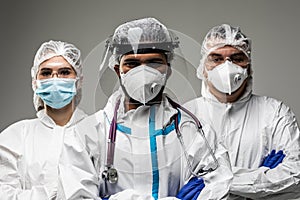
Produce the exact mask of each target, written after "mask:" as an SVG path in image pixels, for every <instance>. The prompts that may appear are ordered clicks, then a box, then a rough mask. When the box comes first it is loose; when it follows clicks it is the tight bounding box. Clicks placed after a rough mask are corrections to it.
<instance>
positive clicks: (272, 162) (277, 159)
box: [261, 149, 285, 169]
mask: <svg viewBox="0 0 300 200" xmlns="http://www.w3.org/2000/svg"><path fill="white" fill-rule="evenodd" d="M284 157H285V154H284V153H283V151H282V150H280V151H278V152H277V153H275V150H274V149H273V150H272V151H271V153H270V154H269V155H267V156H266V157H265V158H264V161H263V163H262V165H261V166H265V167H269V168H270V169H273V168H275V167H277V165H278V164H279V163H281V162H282V160H283V158H284Z"/></svg>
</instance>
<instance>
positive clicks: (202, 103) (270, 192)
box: [184, 77, 300, 200]
mask: <svg viewBox="0 0 300 200" xmlns="http://www.w3.org/2000/svg"><path fill="white" fill-rule="evenodd" d="M247 84H248V85H247V88H246V92H245V93H244V94H243V96H242V97H241V98H240V99H239V100H237V101H236V102H234V103H220V102H219V101H218V100H217V99H216V98H215V97H214V96H213V95H212V94H211V93H210V92H209V90H208V87H207V86H206V85H205V82H204V81H202V96H203V97H200V98H197V99H195V100H192V101H190V102H188V103H186V104H185V105H184V106H185V107H186V108H188V109H189V110H190V111H191V112H193V113H195V114H196V116H197V117H199V118H201V119H203V120H204V121H206V122H210V123H212V126H213V128H214V129H215V131H216V132H217V134H218V136H219V137H220V139H221V141H223V143H224V146H225V147H226V148H228V151H229V156H230V161H231V164H232V170H233V173H234V179H233V183H232V186H231V189H230V190H231V193H232V194H234V195H240V196H243V197H248V198H251V199H265V200H266V199H278V200H279V199H280V200H282V199H299V198H300V182H299V181H300V133H299V127H298V125H297V121H296V118H295V115H294V114H293V112H292V111H291V110H290V108H289V107H287V106H286V105H284V104H283V103H282V102H281V101H278V100H275V99H273V98H270V97H265V96H257V95H254V94H252V78H251V77H249V80H248V83H247ZM272 149H275V150H276V152H277V151H279V150H283V152H284V154H286V157H285V158H284V160H283V161H282V163H281V164H279V165H278V166H277V167H276V168H274V169H269V168H267V167H260V165H261V164H262V162H263V159H264V157H266V156H267V155H268V154H269V153H270V152H271V151H272ZM234 195H231V197H232V199H244V198H243V197H238V196H234ZM234 197H235V198H234Z"/></svg>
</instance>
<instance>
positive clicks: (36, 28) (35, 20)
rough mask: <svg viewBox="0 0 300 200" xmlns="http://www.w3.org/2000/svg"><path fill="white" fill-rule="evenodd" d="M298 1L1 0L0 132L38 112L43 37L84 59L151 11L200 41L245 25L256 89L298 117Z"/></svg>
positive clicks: (299, 98) (255, 90)
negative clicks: (36, 65)
mask: <svg viewBox="0 0 300 200" xmlns="http://www.w3.org/2000/svg"><path fill="white" fill-rule="evenodd" d="M299 4H300V2H299V1H298V0H286V1H274V0H226V1H225V0H219V1H216V0H208V1H200V0H194V1H189V0H180V1H178V0H177V1H176V0H151V1H150V0H148V1H145V0H134V1H133V0H132V1H129V0H128V1H124V0H118V1H115V0H111V1H104V0H97V1H96V0H93V1H88V0H87V1H84V0H64V1H16V0H4V1H1V8H0V19H1V37H0V38H1V39H0V40H1V52H0V55H1V73H0V76H1V77H0V88H1V104H0V112H1V114H0V115H1V117H0V119H1V123H0V131H1V130H3V129H4V128H5V127H7V126H8V125H9V124H11V123H13V122H15V121H18V120H20V119H27V118H33V117H35V110H34V107H33V104H32V94H33V92H32V89H31V76H30V68H31V65H32V62H33V57H34V54H35V52H36V50H37V49H38V47H39V46H40V45H41V43H42V42H44V41H47V40H49V39H55V40H64V41H69V42H71V43H74V44H75V45H76V46H77V47H78V48H80V49H81V51H82V58H83V59H84V58H86V57H87V56H88V55H89V54H90V52H91V51H92V50H93V49H94V48H95V46H96V45H97V44H99V43H101V42H102V41H103V40H105V38H106V37H107V36H109V35H110V34H111V33H112V32H113V30H114V29H115V28H116V27H117V26H118V25H119V24H121V23H123V22H125V21H128V20H132V19H136V18H141V17H147V16H153V17H156V18H157V19H159V20H160V21H161V22H163V23H164V24H165V25H167V26H168V27H169V28H171V29H174V30H177V31H180V32H182V33H185V34H186V35H188V36H190V37H191V38H193V39H195V40H196V41H198V42H201V40H202V39H203V37H204V36H205V34H206V33H207V31H208V30H209V29H210V28H211V27H213V26H215V25H219V24H221V23H230V24H232V25H234V26H240V27H241V29H242V30H243V31H244V32H245V33H246V34H247V35H248V36H249V37H250V38H251V39H252V44H253V46H252V59H253V64H252V66H253V70H254V75H253V76H254V93H256V94H260V95H268V96H271V97H275V98H277V99H279V100H282V101H283V102H285V103H286V104H287V105H288V106H290V107H291V108H292V110H293V111H294V113H295V114H296V116H297V117H298V118H300V96H299V87H300V80H299V78H298V77H299V75H300V67H299V63H298V59H299V57H300V54H299V46H300V39H299V38H300V25H299V24H300V23H299V19H300V12H299ZM85 78H87V77H85ZM198 83H199V84H200V82H198ZM87 110H88V112H91V111H92V109H90V110H89V109H87Z"/></svg>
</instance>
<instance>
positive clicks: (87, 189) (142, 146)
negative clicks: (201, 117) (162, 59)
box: [60, 90, 232, 200]
mask: <svg viewBox="0 0 300 200" xmlns="http://www.w3.org/2000/svg"><path fill="white" fill-rule="evenodd" d="M121 93H122V92H121V90H119V91H117V92H115V93H114V94H113V95H112V96H111V97H110V99H109V100H108V103H107V105H106V106H105V108H104V109H103V110H100V111H98V112H97V113H95V114H94V115H91V116H89V117H87V118H86V119H84V120H83V121H82V122H81V123H80V124H79V126H78V127H79V130H80V131H79V133H80V135H79V137H78V138H76V140H74V142H73V144H71V143H70V144H68V145H66V143H65V146H64V149H63V156H65V157H67V158H75V157H76V158H80V160H85V161H84V162H79V159H78V160H77V159H61V161H63V163H60V172H63V173H61V177H62V188H63V191H62V192H63V194H62V195H61V196H64V197H65V199H97V198H99V197H97V196H98V194H99V193H100V195H103V194H104V192H105V191H104V181H103V179H102V178H101V173H102V172H103V169H104V165H105V162H106V151H107V142H108V134H109V128H110V122H111V120H112V117H113V111H114V107H115V104H116V99H117V97H118V96H119V95H120V94H121ZM123 100H124V97H123V96H122V97H121V102H124V101H123ZM153 112H155V114H153ZM151 113H152V114H151ZM175 114H177V110H176V109H173V108H172V107H171V106H170V104H169V103H168V101H167V100H166V98H165V97H164V98H163V102H162V103H161V104H156V105H152V106H151V107H150V106H140V107H138V108H137V109H136V110H130V111H128V112H126V113H124V106H123V103H121V104H120V108H119V110H118V118H117V123H118V127H119V128H118V130H117V134H116V147H115V154H114V167H115V168H116V169H117V170H118V175H119V178H118V182H117V183H116V184H110V183H107V189H108V195H111V198H110V199H144V200H146V199H176V198H175V196H176V194H177V193H178V191H179V189H180V188H181V187H182V186H183V185H184V184H185V183H186V182H187V181H188V178H189V177H190V174H188V176H187V178H185V173H186V172H187V171H188V168H187V166H186V165H187V162H186V159H185V158H184V155H183V151H182V149H181V148H180V143H179V140H178V138H177V135H176V133H175V130H171V131H167V129H168V128H165V129H164V131H165V132H163V133H164V134H162V135H159V134H157V135H156V136H155V137H153V135H152V134H153V132H151V130H152V128H153V127H152V126H153V125H154V126H155V130H156V133H159V131H157V130H161V129H162V128H163V127H168V124H169V123H170V118H171V117H172V116H174V115H175ZM153 117H154V118H153ZM188 120H190V118H189V117H188V116H185V114H184V113H183V112H181V121H180V128H181V132H182V135H183V140H184V142H185V145H186V147H187V148H186V151H187V153H188V156H189V159H190V161H191V163H192V165H193V169H195V168H196V167H199V166H202V165H203V166H207V165H211V164H212V158H211V157H210V156H209V155H210V154H209V152H208V149H207V148H206V146H205V143H204V140H203V137H201V136H200V135H199V134H197V132H196V130H195V128H194V127H195V126H194V125H192V124H191V123H190V122H187V121H188ZM149 121H150V122H151V123H153V124H151V123H149ZM183 122H186V123H184V124H183ZM203 129H204V132H205V134H206V138H207V140H208V142H209V144H210V145H211V147H212V149H213V151H214V152H215V155H216V157H217V159H218V161H219V164H220V167H219V168H217V170H215V171H214V172H211V173H208V174H206V175H204V176H203V179H204V181H205V188H204V189H203V190H202V192H201V193H200V195H199V199H226V198H227V196H228V195H227V194H228V191H229V186H230V183H231V180H232V172H231V169H230V164H229V163H228V159H229V158H228V154H227V152H226V151H225V149H224V148H223V147H222V146H221V145H219V144H218V143H217V140H216V138H215V133H214V132H213V130H212V129H211V128H210V127H209V126H207V125H204V124H203ZM151 135H152V136H151ZM84 147H85V148H84ZM153 147H154V148H153ZM151 149H152V150H153V149H154V150H153V151H152V153H151ZM88 160H92V161H90V162H88ZM156 161H157V162H156ZM64 177H66V178H64ZM69 177H72V178H71V179H70V178H69ZM98 188H99V192H98Z"/></svg>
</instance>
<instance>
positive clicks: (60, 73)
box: [37, 67, 76, 79]
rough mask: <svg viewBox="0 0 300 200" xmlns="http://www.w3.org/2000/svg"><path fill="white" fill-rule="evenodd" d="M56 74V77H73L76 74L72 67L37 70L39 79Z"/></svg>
mask: <svg viewBox="0 0 300 200" xmlns="http://www.w3.org/2000/svg"><path fill="white" fill-rule="evenodd" d="M55 74H56V77H58V78H73V77H74V76H76V72H75V71H74V70H73V69H72V68H67V67H64V68H60V69H58V70H57V71H54V70H52V69H51V68H42V69H41V70H39V72H38V74H37V77H38V78H39V79H48V78H53V77H54V75H55Z"/></svg>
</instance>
